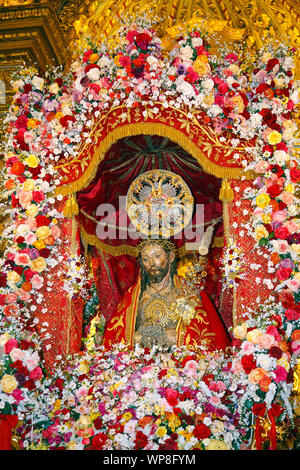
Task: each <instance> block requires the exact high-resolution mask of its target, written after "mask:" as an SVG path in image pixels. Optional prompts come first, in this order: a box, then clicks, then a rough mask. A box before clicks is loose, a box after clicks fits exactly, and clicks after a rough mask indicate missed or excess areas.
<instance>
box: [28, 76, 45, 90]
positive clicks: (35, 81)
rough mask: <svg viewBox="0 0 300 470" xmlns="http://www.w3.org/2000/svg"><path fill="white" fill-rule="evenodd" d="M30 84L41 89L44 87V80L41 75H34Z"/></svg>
mask: <svg viewBox="0 0 300 470" xmlns="http://www.w3.org/2000/svg"><path fill="white" fill-rule="evenodd" d="M31 83H32V85H33V86H34V87H35V88H37V89H38V90H42V89H43V88H44V83H45V80H44V79H43V78H41V77H37V76H36V75H35V76H34V77H33V79H32V82H31Z"/></svg>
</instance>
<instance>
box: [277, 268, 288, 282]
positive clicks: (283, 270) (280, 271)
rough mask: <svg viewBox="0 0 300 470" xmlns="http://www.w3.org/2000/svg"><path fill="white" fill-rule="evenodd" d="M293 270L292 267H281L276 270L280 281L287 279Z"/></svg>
mask: <svg viewBox="0 0 300 470" xmlns="http://www.w3.org/2000/svg"><path fill="white" fill-rule="evenodd" d="M291 272H292V269H291V268H280V269H278V271H276V276H277V278H278V279H279V281H286V280H287V279H288V278H289V277H290V275H291Z"/></svg>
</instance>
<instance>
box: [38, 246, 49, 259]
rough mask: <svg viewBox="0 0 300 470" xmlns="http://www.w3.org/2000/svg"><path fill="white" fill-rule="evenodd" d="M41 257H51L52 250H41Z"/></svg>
mask: <svg viewBox="0 0 300 470" xmlns="http://www.w3.org/2000/svg"><path fill="white" fill-rule="evenodd" d="M40 255H41V257H42V258H48V257H49V255H50V250H49V248H41V249H40Z"/></svg>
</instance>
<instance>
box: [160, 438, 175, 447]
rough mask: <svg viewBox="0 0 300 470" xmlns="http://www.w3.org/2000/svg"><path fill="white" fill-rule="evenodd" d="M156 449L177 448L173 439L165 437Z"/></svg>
mask: <svg viewBox="0 0 300 470" xmlns="http://www.w3.org/2000/svg"><path fill="white" fill-rule="evenodd" d="M158 450H178V445H177V442H175V441H174V440H173V439H166V440H165V442H164V444H160V446H159V448H158Z"/></svg>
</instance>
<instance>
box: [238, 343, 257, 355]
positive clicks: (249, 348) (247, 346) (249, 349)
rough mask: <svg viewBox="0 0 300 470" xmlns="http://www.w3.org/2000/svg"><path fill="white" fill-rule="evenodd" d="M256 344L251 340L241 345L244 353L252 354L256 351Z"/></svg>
mask: <svg viewBox="0 0 300 470" xmlns="http://www.w3.org/2000/svg"><path fill="white" fill-rule="evenodd" d="M254 349H255V346H254V344H253V343H251V342H250V341H244V342H243V343H242V345H241V350H242V352H243V353H244V354H252V353H253V352H254Z"/></svg>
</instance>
